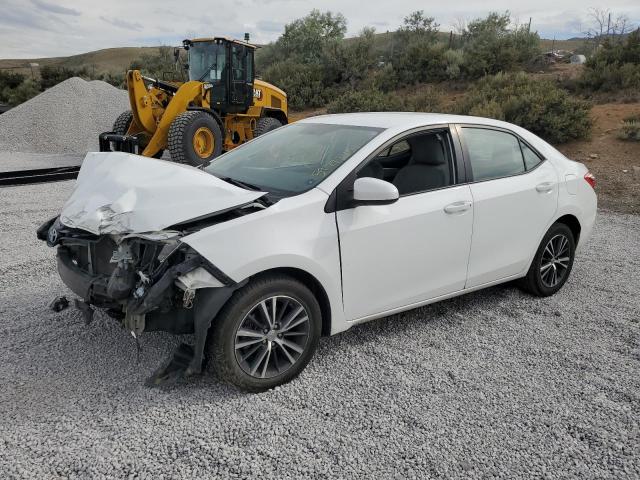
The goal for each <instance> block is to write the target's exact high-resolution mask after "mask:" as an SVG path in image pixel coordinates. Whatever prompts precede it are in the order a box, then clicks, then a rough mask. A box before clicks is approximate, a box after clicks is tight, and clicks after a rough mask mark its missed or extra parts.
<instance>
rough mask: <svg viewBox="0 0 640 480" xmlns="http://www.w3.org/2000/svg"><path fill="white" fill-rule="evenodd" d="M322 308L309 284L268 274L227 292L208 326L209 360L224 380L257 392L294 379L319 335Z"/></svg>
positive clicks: (309, 355)
mask: <svg viewBox="0 0 640 480" xmlns="http://www.w3.org/2000/svg"><path fill="white" fill-rule="evenodd" d="M321 323H322V321H321V313H320V307H319V305H318V302H317V300H316V299H315V297H314V296H313V294H312V293H311V292H310V291H309V289H308V288H307V287H306V286H304V285H303V284H302V283H300V282H298V281H297V280H295V279H293V278H289V277H287V276H283V275H270V276H266V277H263V278H260V279H257V280H254V281H252V282H250V283H248V284H247V285H246V286H244V287H243V288H241V289H239V290H238V291H237V292H236V293H234V295H233V296H232V297H231V299H230V300H229V302H228V303H227V305H225V307H224V308H223V310H222V311H221V312H220V313H219V314H218V316H217V318H216V320H215V321H214V325H213V326H212V329H211V331H210V338H209V348H208V357H209V362H208V365H209V366H211V367H212V368H213V369H214V370H215V371H216V372H217V373H218V375H219V377H220V378H221V379H222V380H225V381H227V382H229V383H231V384H233V385H236V386H237V387H239V388H241V389H243V390H247V391H251V392H260V391H264V390H268V389H270V388H273V387H275V386H277V385H282V384H283V383H287V382H289V381H291V380H292V379H294V378H295V377H296V376H298V374H300V372H301V371H302V370H303V369H304V367H305V366H306V365H307V363H309V361H310V360H311V357H312V356H313V353H314V352H315V349H316V346H317V344H318V339H319V338H320V329H321Z"/></svg>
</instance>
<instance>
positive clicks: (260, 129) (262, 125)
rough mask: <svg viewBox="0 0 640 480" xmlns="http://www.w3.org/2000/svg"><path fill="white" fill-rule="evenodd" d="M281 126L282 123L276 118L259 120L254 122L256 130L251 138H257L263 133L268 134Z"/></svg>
mask: <svg viewBox="0 0 640 480" xmlns="http://www.w3.org/2000/svg"><path fill="white" fill-rule="evenodd" d="M281 126H282V122H280V120H278V119H277V118H273V117H262V118H259V119H258V121H257V122H256V128H255V130H254V131H253V136H254V138H255V137H259V136H260V135H264V134H265V133H269V132H271V131H273V130H275V129H276V128H280V127H281Z"/></svg>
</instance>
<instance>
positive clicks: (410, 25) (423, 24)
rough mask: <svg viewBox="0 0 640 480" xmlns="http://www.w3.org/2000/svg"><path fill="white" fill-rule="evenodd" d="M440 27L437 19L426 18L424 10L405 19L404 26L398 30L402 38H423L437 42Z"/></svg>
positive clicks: (417, 11)
mask: <svg viewBox="0 0 640 480" xmlns="http://www.w3.org/2000/svg"><path fill="white" fill-rule="evenodd" d="M439 28H440V25H439V24H438V23H436V20H435V18H433V17H425V15H424V10H416V11H415V12H412V13H410V14H409V15H407V16H406V17H404V22H403V25H402V26H401V27H400V28H399V29H398V33H399V34H400V36H401V37H405V38H407V37H408V38H421V39H424V40H427V41H431V42H435V41H436V40H437V36H438V29H439Z"/></svg>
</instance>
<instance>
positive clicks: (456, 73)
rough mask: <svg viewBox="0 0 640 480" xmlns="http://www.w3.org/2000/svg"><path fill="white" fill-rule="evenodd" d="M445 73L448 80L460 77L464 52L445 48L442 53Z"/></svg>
mask: <svg viewBox="0 0 640 480" xmlns="http://www.w3.org/2000/svg"><path fill="white" fill-rule="evenodd" d="M443 60H444V65H445V74H446V76H447V78H448V79H449V80H455V79H457V78H460V75H461V73H462V66H463V64H464V52H463V51H462V50H447V51H446V52H444V54H443Z"/></svg>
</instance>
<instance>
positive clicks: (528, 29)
mask: <svg viewBox="0 0 640 480" xmlns="http://www.w3.org/2000/svg"><path fill="white" fill-rule="evenodd" d="M527 33H531V17H529V25H528V26H527Z"/></svg>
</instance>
